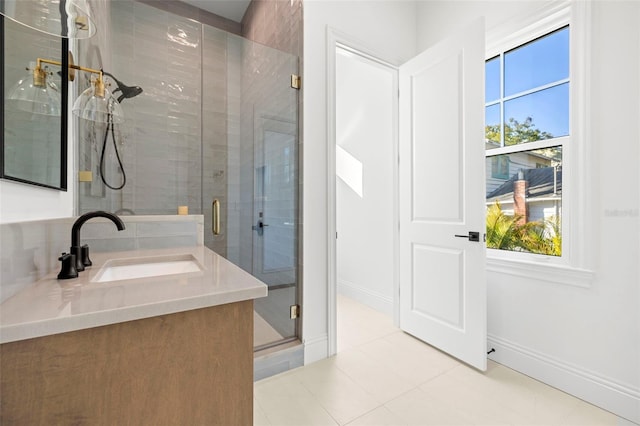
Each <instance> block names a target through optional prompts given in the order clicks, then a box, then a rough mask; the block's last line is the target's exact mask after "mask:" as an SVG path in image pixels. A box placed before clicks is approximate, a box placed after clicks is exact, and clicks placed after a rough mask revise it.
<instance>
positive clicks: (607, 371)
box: [418, 1, 640, 422]
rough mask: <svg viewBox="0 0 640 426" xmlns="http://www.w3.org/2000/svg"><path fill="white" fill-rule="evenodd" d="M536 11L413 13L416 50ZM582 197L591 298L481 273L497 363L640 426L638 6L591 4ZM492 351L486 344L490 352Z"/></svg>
mask: <svg viewBox="0 0 640 426" xmlns="http://www.w3.org/2000/svg"><path fill="white" fill-rule="evenodd" d="M540 4H541V2H537V4H536V2H526V3H524V2H515V1H514V2H503V1H501V2H484V1H458V2H449V1H430V2H424V3H420V4H419V8H418V19H419V22H420V25H419V26H418V28H419V31H418V46H419V50H422V49H424V48H426V47H428V46H429V45H431V44H433V43H434V42H436V41H437V40H439V39H441V38H443V37H444V36H445V35H446V34H447V33H448V32H449V28H455V27H456V26H458V25H460V24H461V23H465V22H468V21H470V20H472V19H473V18H474V17H476V16H480V15H485V16H486V17H487V30H491V28H493V27H495V25H497V24H499V23H500V22H502V21H504V20H506V19H507V18H508V17H510V16H516V15H519V14H522V13H526V12H527V10H528V9H531V8H532V7H539V5H540ZM591 16H592V23H591V29H592V32H591V42H592V48H591V49H590V54H591V59H590V64H589V69H590V71H591V73H592V74H591V81H592V86H591V87H590V88H589V89H588V96H589V97H590V100H591V103H590V107H591V115H590V117H588V122H589V126H590V127H587V131H589V128H590V134H589V137H590V139H589V140H590V141H591V143H592V144H593V146H592V147H589V148H590V149H592V150H593V151H592V152H593V159H594V161H595V163H594V164H592V165H591V167H590V169H589V174H590V175H591V178H592V179H593V182H596V184H595V185H594V186H593V187H592V188H589V189H590V191H589V193H588V194H583V195H584V196H585V197H589V198H590V199H591V202H592V205H593V211H592V214H593V217H594V218H595V223H594V225H595V226H594V227H593V229H592V230H591V231H592V232H593V233H595V235H594V240H595V241H597V242H598V244H597V245H596V247H592V249H593V250H594V251H595V256H594V257H595V258H596V259H597V260H596V262H595V263H594V264H593V265H589V267H590V269H593V270H594V271H595V280H594V282H593V283H592V285H591V286H590V287H589V288H579V287H571V286H567V285H563V284H557V283H551V282H545V281H541V280H536V279H535V278H531V279H525V278H520V277H516V276H510V275H506V274H501V273H497V272H490V273H488V276H487V278H488V332H489V334H490V338H491V341H492V343H494V344H496V343H499V344H500V346H496V349H497V352H496V353H495V354H494V355H495V358H494V359H496V360H498V361H499V362H501V363H503V364H506V365H507V366H510V367H513V368H515V369H517V370H520V371H523V372H525V373H527V374H529V375H532V376H533V377H535V378H537V379H540V380H542V381H545V382H547V383H550V384H552V385H554V386H556V387H559V388H561V389H563V390H566V391H568V392H570V393H573V394H574V395H577V396H579V397H581V398H584V399H587V400H589V401H590V402H593V403H596V404H597V405H600V406H602V407H604V408H606V409H609V410H611V411H614V412H615V413H617V414H619V415H622V416H624V417H626V418H629V419H631V420H634V421H635V422H640V316H639V312H640V296H639V287H640V285H639V282H640V274H639V270H638V263H639V262H638V260H639V259H640V247H639V245H640V243H639V237H640V227H639V210H638V207H639V198H640V197H639V192H640V174H639V171H638V170H639V168H638V158H639V155H640V143H639V142H638V141H639V140H640V132H639V129H638V126H637V125H636V123H637V121H638V117H639V116H640V104H639V99H640V98H639V96H638V93H639V90H640V87H639V86H640V84H639V78H640V62H639V55H640V29H639V28H640V26H638V22H640V2H634V1H627V2H621V1H620V2H618V1H593V2H592V15H591ZM491 341H490V342H491Z"/></svg>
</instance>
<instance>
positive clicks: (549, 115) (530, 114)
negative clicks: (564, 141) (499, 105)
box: [487, 83, 569, 146]
mask: <svg viewBox="0 0 640 426" xmlns="http://www.w3.org/2000/svg"><path fill="white" fill-rule="evenodd" d="M504 117H505V123H504V144H505V146H510V145H516V144H519V143H525V142H532V141H536V140H545V139H551V138H557V137H561V136H567V135H568V134H569V83H564V84H561V85H559V86H554V87H551V88H549V89H545V90H541V91H539V92H533V93H530V94H528V95H525V96H520V97H519V98H514V99H511V100H508V101H505V103H504ZM487 124H488V123H487Z"/></svg>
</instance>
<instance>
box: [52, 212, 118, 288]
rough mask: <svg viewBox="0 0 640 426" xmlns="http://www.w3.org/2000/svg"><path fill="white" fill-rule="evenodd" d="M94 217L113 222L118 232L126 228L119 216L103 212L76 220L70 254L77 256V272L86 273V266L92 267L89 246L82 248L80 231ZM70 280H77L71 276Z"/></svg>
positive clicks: (88, 214)
mask: <svg viewBox="0 0 640 426" xmlns="http://www.w3.org/2000/svg"><path fill="white" fill-rule="evenodd" d="M94 217H104V218H107V219H109V220H111V221H112V222H113V223H114V224H115V225H116V227H117V228H118V231H122V230H123V229H124V228H125V226H124V222H122V220H121V219H120V218H119V217H118V216H116V215H115V214H112V213H107V212H103V211H95V212H89V213H85V214H83V215H82V216H80V217H79V218H78V219H76V221H75V222H74V224H73V227H72V228H71V249H70V250H71V252H70V254H71V255H74V256H75V260H76V271H77V272H80V271H84V267H85V266H91V259H89V246H88V245H86V244H85V245H83V246H80V229H81V228H82V225H84V223H85V222H86V221H88V220H89V219H92V218H94ZM63 275H64V274H63ZM76 276H77V275H76ZM59 278H60V277H59ZM68 278H75V277H72V276H70V277H68ZM62 279H64V278H62Z"/></svg>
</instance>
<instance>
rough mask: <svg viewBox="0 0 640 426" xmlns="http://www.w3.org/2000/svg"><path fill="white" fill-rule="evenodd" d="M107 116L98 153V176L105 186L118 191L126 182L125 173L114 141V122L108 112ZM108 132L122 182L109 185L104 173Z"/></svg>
mask: <svg viewBox="0 0 640 426" xmlns="http://www.w3.org/2000/svg"><path fill="white" fill-rule="evenodd" d="M107 117H108V118H107V130H106V131H105V132H104V139H103V140H102V153H101V154H100V178H101V179H102V183H104V184H105V186H106V187H107V188H110V189H113V190H114V191H119V190H121V189H122V188H124V186H125V185H126V184H127V174H126V173H125V172H124V167H123V166H122V160H121V159H120V153H119V152H118V145H117V143H116V132H115V131H114V128H113V126H114V124H113V120H112V117H111V114H109V115H108V116H107ZM109 133H111V140H112V141H113V149H114V150H115V152H116V158H117V159H118V166H119V167H120V171H122V184H121V185H120V186H112V185H110V184H109V183H108V182H107V179H106V177H105V175H104V153H105V151H106V149H107V139H108V138H109Z"/></svg>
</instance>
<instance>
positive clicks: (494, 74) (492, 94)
mask: <svg viewBox="0 0 640 426" xmlns="http://www.w3.org/2000/svg"><path fill="white" fill-rule="evenodd" d="M484 97H485V100H484V101H485V102H493V101H497V100H498V99H500V57H499V56H496V57H495V58H493V59H489V60H488V61H487V62H486V63H485V70H484Z"/></svg>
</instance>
